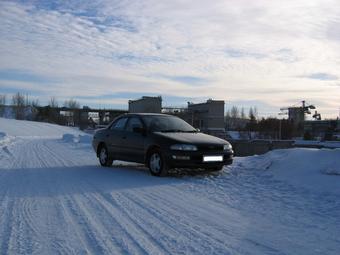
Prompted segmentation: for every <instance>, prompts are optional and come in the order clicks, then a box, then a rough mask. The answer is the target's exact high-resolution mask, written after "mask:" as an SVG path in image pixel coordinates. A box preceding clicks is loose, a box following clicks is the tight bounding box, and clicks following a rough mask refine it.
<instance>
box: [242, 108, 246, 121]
mask: <svg viewBox="0 0 340 255" xmlns="http://www.w3.org/2000/svg"><path fill="white" fill-rule="evenodd" d="M241 119H246V114H245V113H244V107H242V108H241Z"/></svg>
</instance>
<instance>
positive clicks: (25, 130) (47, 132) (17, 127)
mask: <svg viewBox="0 0 340 255" xmlns="http://www.w3.org/2000/svg"><path fill="white" fill-rule="evenodd" d="M0 132H4V133H6V134H7V135H8V136H21V137H25V136H26V137H27V136H29V137H62V136H63V135H64V134H73V135H83V134H85V133H84V132H82V131H80V130H79V129H78V128H74V127H66V126H60V125H56V124H50V123H43V122H36V121H27V120H26V121H25V120H14V119H5V118H0Z"/></svg>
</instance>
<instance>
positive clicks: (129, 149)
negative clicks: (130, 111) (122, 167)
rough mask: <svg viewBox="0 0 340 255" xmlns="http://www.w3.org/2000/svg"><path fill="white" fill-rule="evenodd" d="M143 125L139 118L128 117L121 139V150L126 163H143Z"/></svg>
mask: <svg viewBox="0 0 340 255" xmlns="http://www.w3.org/2000/svg"><path fill="white" fill-rule="evenodd" d="M143 130H144V125H143V123H142V121H141V119H140V118H139V117H137V116H136V117H135V116H134V117H130V118H129V120H128V122H127V125H126V128H125V135H124V137H123V140H124V142H123V145H122V150H123V154H124V158H125V159H126V160H127V161H134V162H140V163H143V162H144V142H145V134H144V133H143Z"/></svg>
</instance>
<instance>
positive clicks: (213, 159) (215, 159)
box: [203, 156, 223, 162]
mask: <svg viewBox="0 0 340 255" xmlns="http://www.w3.org/2000/svg"><path fill="white" fill-rule="evenodd" d="M221 161H223V156H203V162H221Z"/></svg>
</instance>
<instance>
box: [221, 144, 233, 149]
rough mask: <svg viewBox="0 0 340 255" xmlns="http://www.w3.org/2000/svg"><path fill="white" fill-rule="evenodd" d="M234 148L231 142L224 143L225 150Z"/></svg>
mask: <svg viewBox="0 0 340 255" xmlns="http://www.w3.org/2000/svg"><path fill="white" fill-rule="evenodd" d="M232 149H233V147H232V146H231V144H230V143H229V144H225V145H223V150H224V151H230V150H232Z"/></svg>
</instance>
